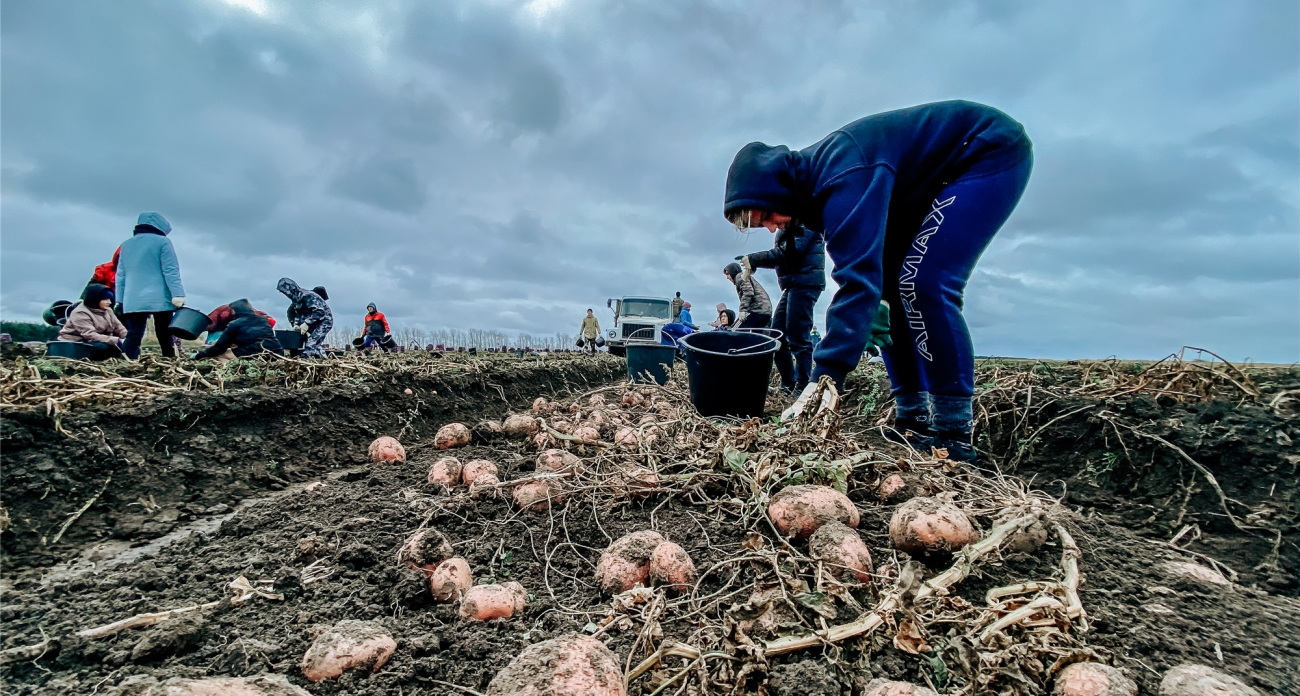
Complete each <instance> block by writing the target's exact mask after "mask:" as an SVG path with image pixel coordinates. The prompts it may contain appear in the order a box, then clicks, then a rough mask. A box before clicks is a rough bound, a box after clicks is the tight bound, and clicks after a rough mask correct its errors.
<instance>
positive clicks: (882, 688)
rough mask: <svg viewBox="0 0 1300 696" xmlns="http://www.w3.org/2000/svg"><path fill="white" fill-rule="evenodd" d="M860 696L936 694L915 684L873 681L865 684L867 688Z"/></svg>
mask: <svg viewBox="0 0 1300 696" xmlns="http://www.w3.org/2000/svg"><path fill="white" fill-rule="evenodd" d="M862 696H936V694H935V693H934V692H933V691H931V690H929V689H927V688H925V687H924V686H917V685H916V684H909V683H907V682H900V681H886V680H884V679H873V680H871V682H870V683H868V684H867V688H866V689H863V691H862Z"/></svg>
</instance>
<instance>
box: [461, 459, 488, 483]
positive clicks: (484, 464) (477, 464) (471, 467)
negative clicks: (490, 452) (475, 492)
mask: <svg viewBox="0 0 1300 696" xmlns="http://www.w3.org/2000/svg"><path fill="white" fill-rule="evenodd" d="M483 474H492V475H493V476H496V475H497V465H496V462H493V461H490V460H487V459H471V460H469V461H468V462H465V466H464V467H462V468H461V470H460V479H461V480H462V481H464V482H465V484H466V485H470V484H473V483H474V480H475V479H477V478H478V477H480V476H482V475H483Z"/></svg>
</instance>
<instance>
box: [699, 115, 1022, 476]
mask: <svg viewBox="0 0 1300 696" xmlns="http://www.w3.org/2000/svg"><path fill="white" fill-rule="evenodd" d="M1032 169H1033V146H1032V144H1031V143H1030V140H1029V137H1028V136H1027V135H1026V133H1025V129H1024V127H1023V126H1021V125H1020V124H1019V123H1017V122H1016V121H1015V120H1014V119H1012V118H1011V117H1010V116H1008V115H1006V114H1004V113H1002V112H1001V111H999V110H997V109H995V108H993V107H990V106H985V105H983V104H976V103H973V102H966V101H948V102H939V103H934V104H925V105H921V106H916V107H912V108H907V109H901V110H898V111H890V112H886V113H882V114H876V115H874V116H868V117H866V118H863V119H861V120H858V121H855V122H853V123H850V124H849V125H847V126H844V127H843V128H841V129H839V130H837V131H835V132H833V133H831V134H830V135H828V136H826V138H824V139H823V140H821V141H820V142H818V143H815V144H813V145H811V146H809V147H806V148H804V149H802V150H790V149H789V148H787V147H785V146H770V145H766V144H763V143H757V142H755V143H750V144H748V145H746V146H744V147H743V148H741V150H740V151H739V152H738V153H737V154H736V157H735V159H734V160H733V161H732V164H731V168H730V170H729V171H728V172H727V188H726V198H725V203H724V205H723V214H724V215H725V216H726V218H727V220H728V221H729V222H731V223H732V224H733V225H735V226H736V227H737V228H738V229H742V230H746V229H750V228H756V227H766V228H768V229H769V230H773V231H775V230H778V229H783V228H785V227H786V226H787V225H790V224H791V223H792V222H793V221H796V220H797V221H798V222H800V223H802V224H803V225H804V226H805V227H808V228H809V229H812V230H816V231H820V232H823V233H824V234H825V236H826V252H827V253H828V254H829V255H830V257H831V260H832V261H833V262H834V264H835V270H834V272H833V273H832V277H833V278H834V279H835V282H836V283H837V284H838V285H839V290H837V291H836V293H835V297H834V299H833V300H832V302H831V306H830V309H829V310H828V311H827V314H826V333H825V336H824V337H823V338H822V340H821V343H820V344H819V345H818V347H817V349H816V351H815V352H814V356H813V357H814V359H815V361H816V367H815V368H814V370H813V375H812V377H813V380H814V383H810V384H809V386H808V387H807V388H806V389H805V390H804V392H803V394H802V395H801V396H800V398H799V399H798V400H797V401H796V402H795V405H794V406H793V407H792V408H791V409H790V410H788V411H787V415H794V414H797V413H799V412H801V411H802V410H803V409H804V408H806V407H807V406H808V401H809V400H810V399H811V398H812V393H813V390H814V389H815V380H817V379H818V378H820V377H821V376H828V377H830V378H831V379H833V380H834V381H835V383H836V385H837V386H839V387H841V388H842V387H843V383H844V377H845V375H847V374H848V372H849V371H850V370H852V369H853V368H854V367H856V366H857V364H858V361H859V360H860V359H861V357H862V353H863V349H864V348H865V347H866V345H867V344H868V343H871V344H874V345H877V346H879V347H880V348H881V351H882V354H883V357H884V361H885V367H886V369H887V370H888V372H889V379H890V383H891V385H892V393H893V396H894V404H895V414H896V416H895V417H896V428H897V429H898V430H899V431H901V432H904V433H908V434H910V435H909V440H910V441H912V442H913V443H914V444H916V445H920V446H927V445H933V446H936V447H946V448H947V449H948V454H949V456H950V457H952V458H954V459H960V460H964V461H972V462H973V461H974V460H975V450H974V447H973V443H972V441H971V425H972V414H971V398H972V394H973V393H974V386H975V376H974V372H975V370H974V366H975V360H974V348H973V346H972V343H971V337H970V331H969V330H968V329H967V327H966V322H965V320H964V319H963V318H962V313H961V307H962V295H963V292H964V291H965V288H966V283H967V281H968V280H969V279H970V276H971V273H972V272H973V271H974V268H975V263H976V261H978V260H979V257H980V255H981V254H982V253H983V251H984V249H985V248H986V247H987V246H988V245H989V243H990V242H991V241H992V240H993V236H994V235H995V234H996V233H997V231H998V230H999V229H1000V228H1001V227H1002V225H1003V224H1004V223H1005V222H1006V221H1007V218H1009V217H1010V215H1011V212H1012V210H1014V209H1015V207H1016V203H1017V202H1019V200H1020V197H1021V195H1022V194H1023V193H1024V190H1025V187H1026V185H1027V184H1028V182H1029V175H1030V171H1031V170H1032Z"/></svg>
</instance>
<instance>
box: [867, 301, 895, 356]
mask: <svg viewBox="0 0 1300 696" xmlns="http://www.w3.org/2000/svg"><path fill="white" fill-rule="evenodd" d="M867 342H868V343H870V344H871V345H873V346H875V347H877V348H884V347H885V346H892V345H894V338H893V336H890V335H889V303H888V302H886V301H884V300H881V301H880V304H879V305H877V306H876V318H875V319H874V320H873V321H872V322H871V337H870V338H868V339H867Z"/></svg>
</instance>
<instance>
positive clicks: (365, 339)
mask: <svg viewBox="0 0 1300 696" xmlns="http://www.w3.org/2000/svg"><path fill="white" fill-rule="evenodd" d="M361 323H362V326H364V327H365V328H364V329H363V333H362V334H361V337H362V341H361V348H362V350H366V349H369V348H373V347H375V346H379V347H380V348H382V349H384V351H385V352H387V351H388V345H386V344H387V343H389V341H385V338H386V337H387V336H388V335H389V334H390V333H392V330H391V329H389V328H388V317H385V316H384V313H383V312H381V311H379V307H378V306H377V305H376V304H375V303H374V302H371V303H370V304H368V305H366V317H365V319H363V320H362V322H361Z"/></svg>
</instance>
